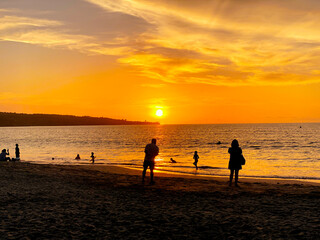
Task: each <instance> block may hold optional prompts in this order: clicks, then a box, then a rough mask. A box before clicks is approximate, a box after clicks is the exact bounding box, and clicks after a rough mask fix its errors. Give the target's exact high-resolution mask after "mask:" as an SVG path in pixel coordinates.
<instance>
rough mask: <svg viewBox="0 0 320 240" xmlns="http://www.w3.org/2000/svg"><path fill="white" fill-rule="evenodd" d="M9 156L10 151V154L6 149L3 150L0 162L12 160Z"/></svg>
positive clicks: (0, 154)
mask: <svg viewBox="0 0 320 240" xmlns="http://www.w3.org/2000/svg"><path fill="white" fill-rule="evenodd" d="M7 155H9V149H8V152H7V150H6V149H2V152H1V153H0V161H8V160H10V158H9V157H7Z"/></svg>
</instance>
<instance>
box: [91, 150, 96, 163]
mask: <svg viewBox="0 0 320 240" xmlns="http://www.w3.org/2000/svg"><path fill="white" fill-rule="evenodd" d="M90 157H91V162H92V164H94V159H95V158H96V157H95V156H94V153H93V152H92V153H91V156H90Z"/></svg>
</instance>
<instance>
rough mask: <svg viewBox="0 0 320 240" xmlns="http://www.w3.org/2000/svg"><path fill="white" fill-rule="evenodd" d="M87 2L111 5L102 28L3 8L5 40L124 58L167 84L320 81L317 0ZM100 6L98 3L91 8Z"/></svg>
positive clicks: (103, 7)
mask: <svg viewBox="0 0 320 240" xmlns="http://www.w3.org/2000/svg"><path fill="white" fill-rule="evenodd" d="M85 2H86V4H88V3H89V4H90V6H95V7H96V6H98V7H99V10H100V11H104V14H97V16H98V17H97V18H98V19H99V21H95V20H93V19H91V20H90V24H91V25H92V29H95V31H90V30H89V27H90V26H89V25H88V24H85V23H84V22H85V21H83V17H82V18H77V19H78V20H79V19H81V23H83V24H70V21H71V20H70V19H69V18H66V19H68V21H67V20H65V21H63V20H61V19H62V18H60V20H48V19H40V18H39V17H22V16H14V15H12V14H14V12H10V14H11V15H10V14H9V13H7V12H5V11H4V10H2V11H0V13H2V14H7V15H6V16H4V17H2V18H0V39H1V40H4V41H16V42H23V43H29V44H36V45H41V46H45V47H51V48H65V49H70V50H75V51H80V52H82V53H85V54H88V55H93V54H97V55H113V56H117V57H118V62H119V63H120V64H125V65H130V66H133V67H135V68H136V69H138V71H139V73H140V74H141V75H143V76H147V77H149V78H153V79H157V80H160V81H163V82H167V83H179V84H182V83H183V84H193V83H195V84H197V83H201V84H210V85H225V86H239V85H291V84H309V83H315V82H320V78H318V74H316V72H315V70H316V69H317V68H318V65H319V62H320V55H319V50H320V40H319V39H320V29H319V28H318V25H319V22H320V14H319V13H320V3H319V2H317V1H314V0H308V1H303V0H297V1H294V2H292V1H289V0H283V1H276V0H270V1H252V0H242V1H238V0H215V1H214V0H203V1H193V0H184V1H183V3H182V2H181V1H180V0H171V1H167V0H154V1H149V0H117V1H113V0H86V1H85ZM82 3H83V2H82ZM61 4H62V2H60V5H61ZM69 4H70V5H72V4H71V2H70V3H69ZM73 4H76V2H74V3H73ZM75 6H76V5H75ZM84 7H87V6H82V8H83V9H84ZM97 9H98V8H97ZM97 9H95V8H90V13H91V14H94V11H98V10H97ZM99 13H100V12H99ZM20 14H22V12H20ZM79 14H84V11H79ZM43 16H45V14H44V15H43ZM50 16H51V17H52V15H50ZM72 16H75V15H72ZM101 16H105V18H103V17H101ZM113 19H114V21H112V20H113ZM74 21H75V22H74V23H76V20H74ZM93 23H94V24H93ZM97 24H101V26H103V28H102V27H100V28H99V27H96V25H97ZM84 25H85V27H84V28H83V29H81V26H84ZM71 26H72V27H71ZM75 26H76V27H75ZM103 29H106V30H105V31H104V32H103ZM133 29H137V31H136V32H135V31H133ZM98 32H103V34H99V33H98Z"/></svg>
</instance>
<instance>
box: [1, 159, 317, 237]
mask: <svg viewBox="0 0 320 240" xmlns="http://www.w3.org/2000/svg"><path fill="white" fill-rule="evenodd" d="M148 175H149V171H148V172H147V176H148ZM148 177H149V176H148ZM147 180H148V179H147ZM155 181H156V184H155V185H149V184H148V183H145V184H142V183H141V171H137V170H131V169H124V168H120V167H114V166H102V165H84V166H61V165H37V164H30V163H23V162H2V163H0V195H1V198H0V199H1V201H2V203H1V205H0V219H1V227H0V239H320V230H319V229H320V186H319V184H311V183H306V182H298V181H295V182H294V181H280V180H273V181H268V180H266V179H264V180H259V179H241V172H240V182H241V183H240V186H241V188H236V187H234V186H232V187H229V186H228V184H227V178H208V177H207V178H205V177H199V176H195V177H193V176H181V175H170V174H166V173H161V172H156V173H155Z"/></svg>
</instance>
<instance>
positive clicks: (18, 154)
mask: <svg viewBox="0 0 320 240" xmlns="http://www.w3.org/2000/svg"><path fill="white" fill-rule="evenodd" d="M15 160H18V161H19V160H20V149H19V145H18V144H16V159H15Z"/></svg>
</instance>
